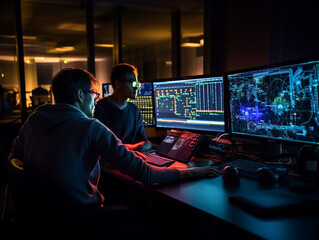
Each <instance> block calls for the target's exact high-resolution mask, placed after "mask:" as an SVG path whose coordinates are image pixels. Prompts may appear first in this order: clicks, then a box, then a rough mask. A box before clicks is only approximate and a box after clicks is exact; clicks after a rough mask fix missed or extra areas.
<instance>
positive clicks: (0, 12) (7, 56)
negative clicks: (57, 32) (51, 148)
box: [0, 0, 21, 123]
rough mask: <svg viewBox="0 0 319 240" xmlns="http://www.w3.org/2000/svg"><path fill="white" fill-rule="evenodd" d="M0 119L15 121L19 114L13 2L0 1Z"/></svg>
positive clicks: (8, 0)
mask: <svg viewBox="0 0 319 240" xmlns="http://www.w3.org/2000/svg"><path fill="white" fill-rule="evenodd" d="M0 22H1V23H5V24H1V28H0V119H1V120H4V121H6V123H7V122H10V121H15V120H16V119H14V118H12V116H14V115H17V117H18V118H19V117H21V114H20V110H19V109H20V105H19V104H20V100H19V98H20V87H19V85H20V84H19V78H18V72H17V69H18V68H17V57H16V36H15V14H14V1H11V0H3V1H0Z"/></svg>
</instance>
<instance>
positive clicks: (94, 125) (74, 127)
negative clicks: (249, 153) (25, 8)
mask: <svg viewBox="0 0 319 240" xmlns="http://www.w3.org/2000/svg"><path fill="white" fill-rule="evenodd" d="M10 158H18V159H20V160H21V161H23V163H24V168H25V172H26V173H28V174H30V175H32V177H34V178H35V179H39V180H40V181H41V180H44V181H47V182H49V183H51V184H53V185H54V186H55V187H57V188H58V189H59V190H61V192H64V193H65V194H66V195H68V196H69V197H70V198H71V199H72V200H73V201H75V202H74V203H76V204H80V205H91V204H96V203H99V202H100V200H101V199H102V201H103V199H104V198H103V196H102V195H101V194H100V193H99V191H98V189H97V186H98V181H99V177H100V171H101V168H100V164H102V166H103V165H104V164H107V163H109V164H111V165H113V166H115V167H116V168H118V169H119V170H120V171H121V172H122V173H124V174H127V175H129V176H131V177H132V178H134V179H135V180H138V181H141V182H143V183H145V184H153V183H166V182H174V181H177V180H178V179H179V171H177V170H176V169H168V168H158V167H154V166H151V165H149V164H147V163H145V161H143V160H142V159H141V158H139V157H137V156H136V155H135V154H134V153H133V152H131V151H129V150H127V148H126V147H125V145H123V144H122V143H121V141H120V140H119V139H118V138H117V137H116V136H115V135H114V134H113V133H112V132H111V131H110V130H109V129H108V128H107V127H106V126H104V125H103V124H102V123H101V122H99V121H98V120H97V119H94V118H88V117H87V116H86V115H85V114H84V113H83V112H82V111H80V110H79V109H77V108H76V107H74V106H73V105H70V104H55V105H50V104H46V105H42V106H40V107H39V108H37V109H36V111H35V112H34V113H33V114H31V115H30V116H29V118H28V120H27V121H26V123H25V124H24V125H23V127H22V128H21V130H20V133H19V135H18V136H17V138H16V139H15V141H14V144H13V147H12V151H11V155H10ZM100 161H101V162H100Z"/></svg>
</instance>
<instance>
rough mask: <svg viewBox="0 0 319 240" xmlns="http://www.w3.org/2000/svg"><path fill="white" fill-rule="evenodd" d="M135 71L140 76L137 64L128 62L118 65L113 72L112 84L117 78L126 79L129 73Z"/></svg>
mask: <svg viewBox="0 0 319 240" xmlns="http://www.w3.org/2000/svg"><path fill="white" fill-rule="evenodd" d="M132 72H133V73H134V74H135V76H136V77H138V70H137V68H136V67H135V66H133V65H131V64H128V63H120V64H118V65H116V66H115V67H114V68H113V70H112V73H111V84H112V85H113V84H114V82H115V81H116V80H120V81H122V80H124V77H125V75H126V74H127V73H132Z"/></svg>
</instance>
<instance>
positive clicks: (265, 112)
mask: <svg viewBox="0 0 319 240" xmlns="http://www.w3.org/2000/svg"><path fill="white" fill-rule="evenodd" d="M318 69H319V61H318V60H309V59H308V60H303V61H298V62H289V63H284V64H277V65H272V66H262V67H258V68H254V69H244V70H241V71H236V72H231V73H226V74H224V75H223V76H207V75H205V76H195V77H188V78H180V79H163V80H160V81H154V82H152V83H151V84H152V95H151V94H150V93H149V92H148V95H149V96H151V97H150V98H148V100H147V101H152V104H150V102H149V103H146V100H145V98H139V97H137V98H136V99H135V100H134V101H135V103H136V102H138V101H140V103H139V106H140V108H141V112H142V115H143V111H144V113H145V114H149V113H150V112H154V115H153V117H154V119H153V126H155V127H156V128H158V129H165V130H166V131H167V135H166V136H165V137H164V138H162V140H161V141H158V138H156V140H154V142H153V146H154V147H153V149H152V150H151V151H150V152H149V153H145V155H146V156H147V157H146V161H147V162H149V163H150V164H153V165H156V166H160V167H169V168H171V167H185V168H188V167H194V166H207V165H211V166H214V167H215V169H216V176H215V177H213V178H209V179H199V180H192V181H187V182H183V183H178V184H172V185H165V184H164V185H155V186H145V185H143V184H141V183H138V182H135V181H134V180H132V179H130V178H129V177H127V176H125V175H123V174H121V173H120V172H118V171H114V170H109V169H104V170H103V172H104V174H107V175H108V177H111V178H115V179H117V180H119V181H120V182H121V184H124V186H126V187H127V186H128V188H129V189H131V188H133V189H135V190H133V193H134V194H137V193H140V194H142V195H143V196H144V197H143V198H144V199H145V198H146V199H147V197H145V195H144V194H146V195H147V196H150V199H151V200H150V202H153V204H154V201H155V202H156V204H154V206H153V207H154V208H155V209H158V208H159V209H162V208H164V209H165V210H164V209H162V210H163V211H164V213H163V212H162V214H163V215H165V216H166V217H167V218H170V217H172V219H174V220H171V221H169V223H170V224H176V226H179V227H180V228H181V229H184V231H186V232H188V233H192V234H200V235H202V236H206V237H207V236H208V235H209V233H211V236H216V237H227V236H228V237H231V236H236V235H237V234H240V235H241V236H246V237H248V238H261V239H300V238H305V239H316V238H317V237H318V234H319V232H318V229H317V227H316V225H318V223H319V218H318V216H319V215H318V214H319V212H318V210H319V208H318V206H319V194H318V167H317V163H318V150H317V146H318V142H319V132H318V126H319V125H318V110H319V109H318V89H319V88H318ZM148 84H150V83H148ZM141 89H142V90H143V83H142V87H141ZM140 92H141V91H140ZM140 95H141V94H140ZM143 105H144V106H146V105H147V106H151V107H150V108H149V107H148V108H144V110H143V107H141V106H143ZM145 109H147V111H146V112H145ZM143 116H145V115H143ZM146 116H149V115H146ZM148 119H149V117H148ZM145 122H147V123H146V124H145V127H146V128H147V124H149V123H150V121H149V120H148V121H145ZM151 141H152V139H151ZM154 158H156V159H154ZM124 188H125V187H124ZM128 192H130V191H128ZM131 193H132V192H131ZM134 194H133V195H134ZM154 199H155V200H154ZM164 203H165V204H164ZM163 206H165V207H163ZM178 209H179V210H178ZM177 216H179V217H177ZM162 217H163V216H162ZM193 218H194V222H193V221H192V219H193ZM186 222H188V225H187V224H186Z"/></svg>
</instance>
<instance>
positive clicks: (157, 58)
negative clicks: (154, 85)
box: [122, 6, 172, 81]
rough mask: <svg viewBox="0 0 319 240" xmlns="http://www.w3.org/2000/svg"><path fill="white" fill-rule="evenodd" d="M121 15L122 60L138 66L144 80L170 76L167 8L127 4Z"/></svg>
mask: <svg viewBox="0 0 319 240" xmlns="http://www.w3.org/2000/svg"><path fill="white" fill-rule="evenodd" d="M122 18H123V21H122V24H123V25H122V36H123V37H122V38H123V41H122V44H123V45H122V47H123V62H127V63H130V64H133V65H135V66H136V67H138V69H139V70H140V73H139V74H140V76H139V78H140V79H142V80H144V81H149V80H154V79H156V78H166V77H171V75H172V62H171V60H172V57H171V14H170V12H169V11H164V10H162V11H155V10H154V9H147V8H146V7H145V8H144V9H143V7H141V6H138V7H137V6H136V7H135V6H126V7H125V8H123V13H122Z"/></svg>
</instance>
